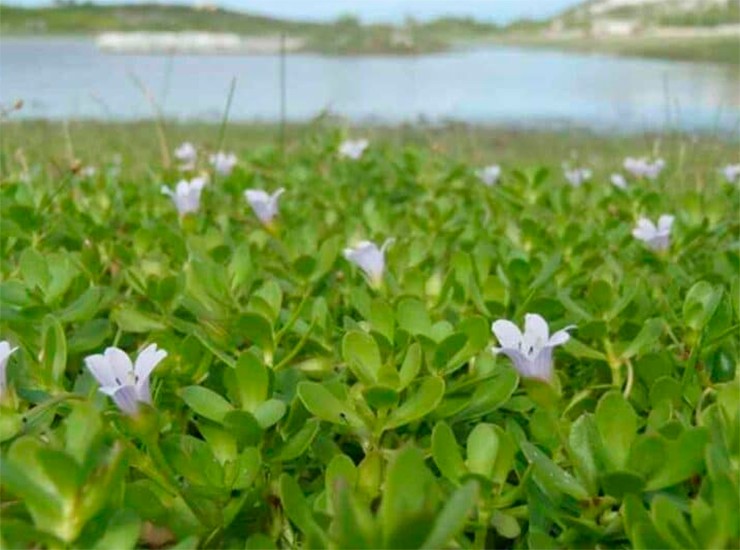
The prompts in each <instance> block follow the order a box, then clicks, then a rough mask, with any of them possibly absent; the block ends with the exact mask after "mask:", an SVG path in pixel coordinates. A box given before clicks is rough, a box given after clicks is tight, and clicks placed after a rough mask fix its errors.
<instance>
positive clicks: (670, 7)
mask: <svg viewBox="0 0 740 550" xmlns="http://www.w3.org/2000/svg"><path fill="white" fill-rule="evenodd" d="M555 19H559V20H561V21H563V22H565V23H566V24H568V25H569V26H582V25H584V24H587V23H589V22H591V21H594V20H599V19H620V20H630V21H635V22H637V23H640V24H641V25H653V26H691V27H704V26H716V25H727V24H738V23H740V2H738V0H587V1H586V2H583V3H582V4H579V5H577V6H575V7H573V8H570V9H568V10H566V11H565V12H564V13H563V14H561V15H560V16H558V17H556V18H555Z"/></svg>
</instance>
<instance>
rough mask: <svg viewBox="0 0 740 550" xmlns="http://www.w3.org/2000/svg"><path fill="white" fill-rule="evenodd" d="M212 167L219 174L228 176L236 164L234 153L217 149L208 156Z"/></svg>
mask: <svg viewBox="0 0 740 550" xmlns="http://www.w3.org/2000/svg"><path fill="white" fill-rule="evenodd" d="M208 162H210V163H211V166H213V169H214V170H215V171H216V173H217V174H218V175H220V176H228V175H229V174H231V171H232V170H233V169H234V166H236V155H235V154H234V153H224V152H222V151H219V152H218V153H215V154H213V155H211V156H210V157H208Z"/></svg>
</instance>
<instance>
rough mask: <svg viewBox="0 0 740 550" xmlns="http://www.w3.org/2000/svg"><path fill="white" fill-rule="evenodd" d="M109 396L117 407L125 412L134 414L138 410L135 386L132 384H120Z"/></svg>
mask: <svg viewBox="0 0 740 550" xmlns="http://www.w3.org/2000/svg"><path fill="white" fill-rule="evenodd" d="M110 396H111V397H112V398H113V401H114V402H115V404H116V405H117V406H118V408H119V409H121V411H122V412H124V413H126V414H129V415H131V414H136V413H137V411H138V410H139V402H138V400H137V399H136V388H134V386H121V387H120V388H118V389H117V390H116V391H115V392H113V393H112V394H110Z"/></svg>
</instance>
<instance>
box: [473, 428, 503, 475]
mask: <svg viewBox="0 0 740 550" xmlns="http://www.w3.org/2000/svg"><path fill="white" fill-rule="evenodd" d="M498 448H499V440H498V434H497V433H496V431H495V430H494V428H493V426H492V425H490V424H478V425H476V427H475V428H473V430H472V431H471V432H470V435H469V436H468V442H467V460H466V461H465V464H466V466H467V467H468V470H469V471H470V472H472V473H474V474H478V475H481V476H483V477H485V478H490V477H491V476H492V475H493V467H494V465H495V464H496V456H497V454H498Z"/></svg>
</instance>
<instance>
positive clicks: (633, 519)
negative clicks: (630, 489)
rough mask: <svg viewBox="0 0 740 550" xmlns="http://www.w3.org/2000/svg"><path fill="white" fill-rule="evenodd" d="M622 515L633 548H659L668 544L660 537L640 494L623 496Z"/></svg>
mask: <svg viewBox="0 0 740 550" xmlns="http://www.w3.org/2000/svg"><path fill="white" fill-rule="evenodd" d="M622 516H623V518H624V529H625V531H626V533H627V536H628V537H629V538H630V541H631V542H632V545H633V547H634V548H635V549H638V550H642V549H645V550H648V549H656V550H660V549H664V548H668V544H667V543H666V542H665V541H664V540H663V539H662V538H660V535H659V534H658V532H657V531H656V530H655V527H654V526H653V522H652V520H651V519H650V516H649V515H648V513H647V510H645V507H644V506H643V504H642V499H641V497H640V496H638V495H635V494H628V495H626V496H625V498H624V504H623V508H622Z"/></svg>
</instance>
